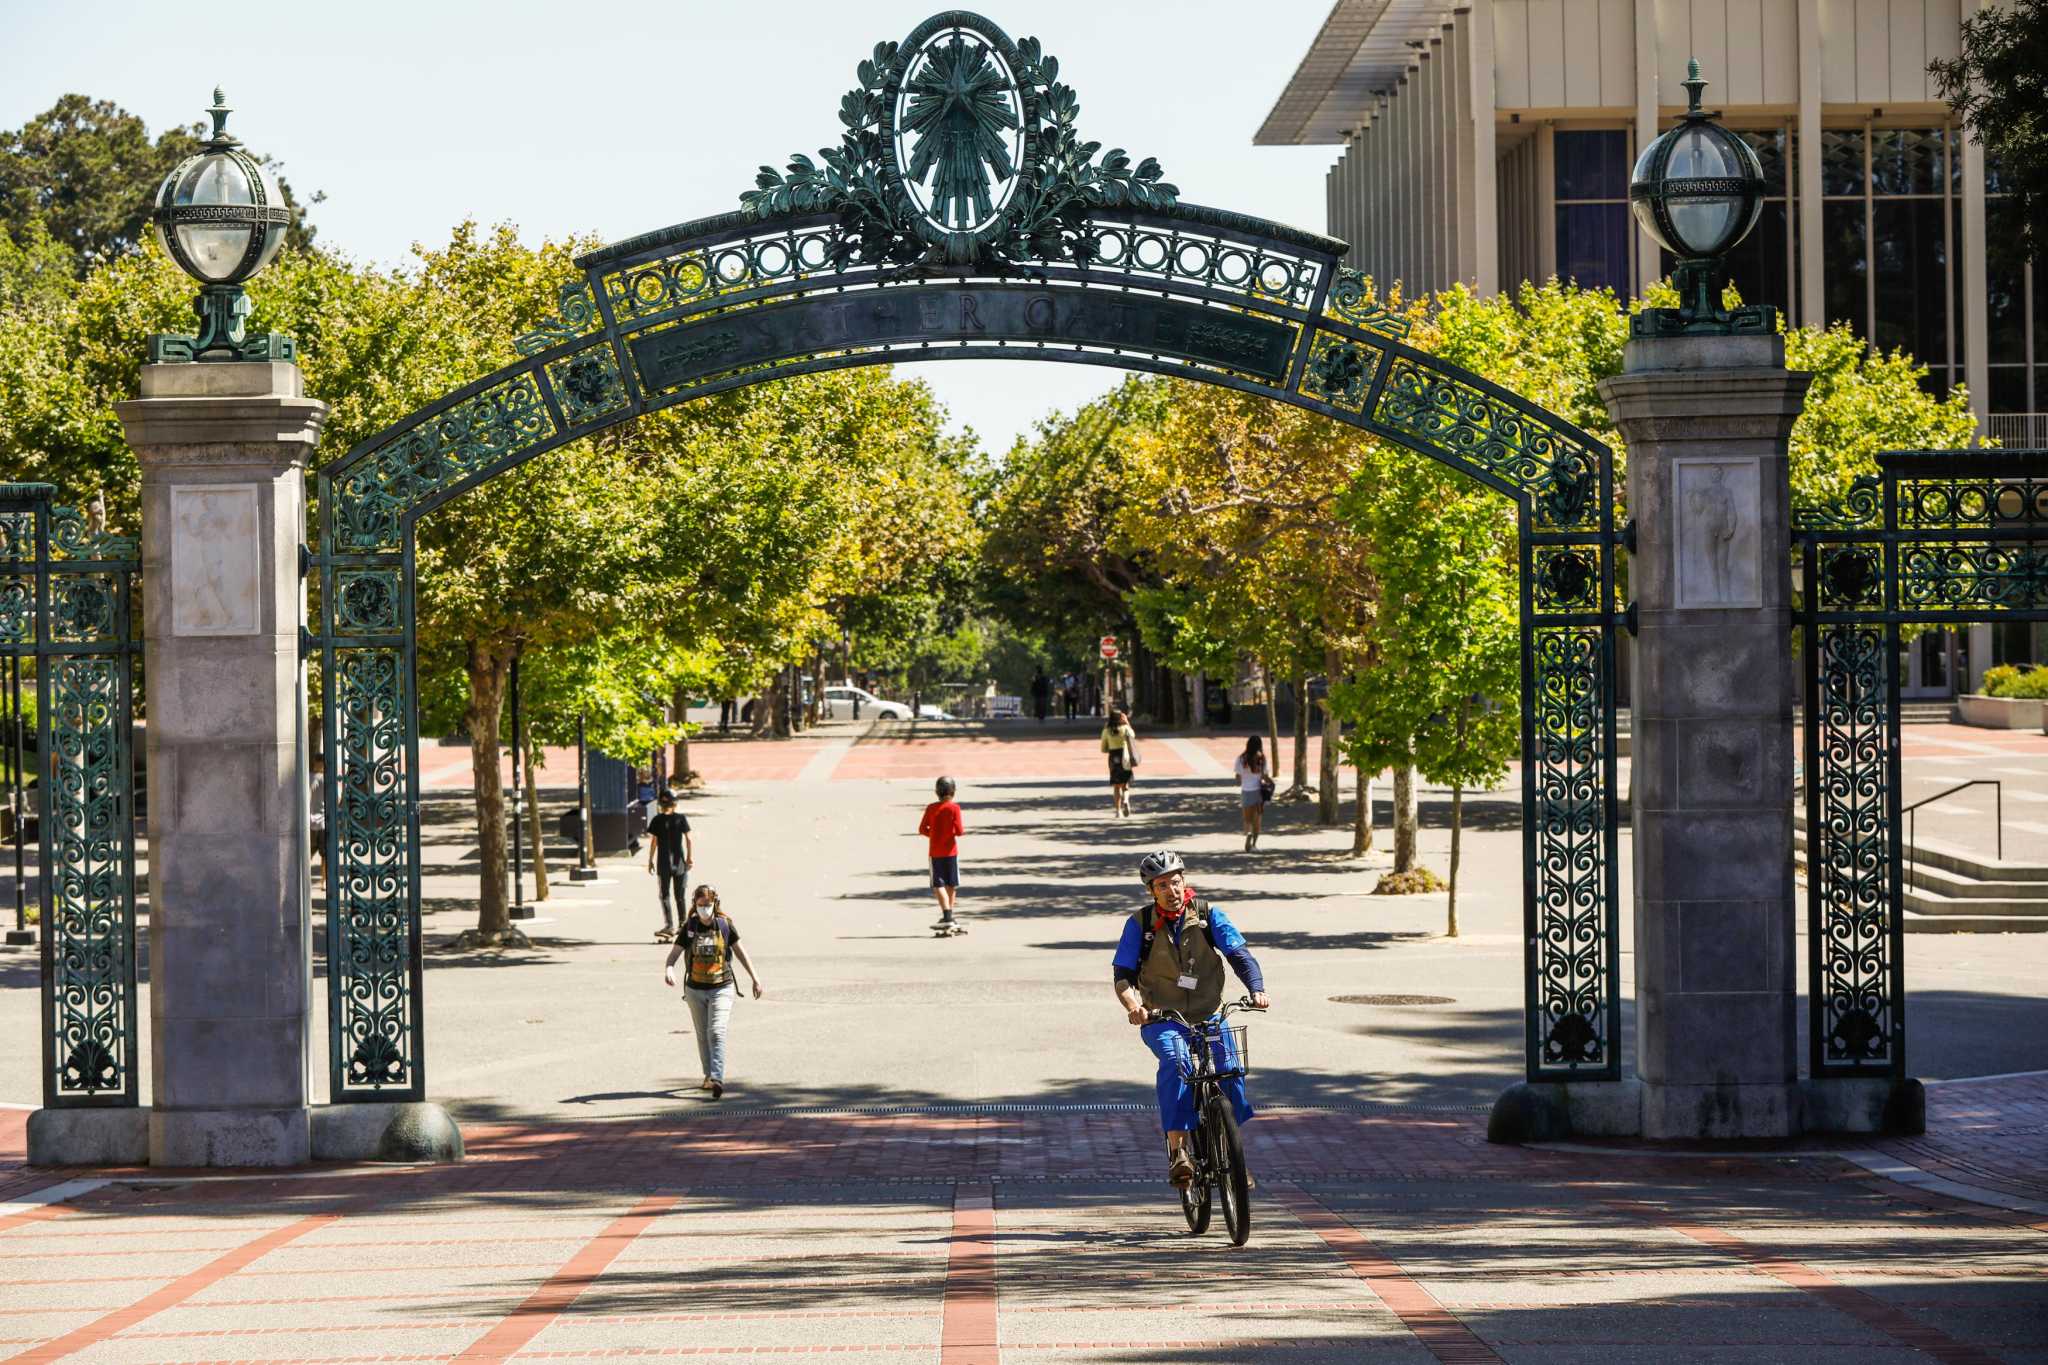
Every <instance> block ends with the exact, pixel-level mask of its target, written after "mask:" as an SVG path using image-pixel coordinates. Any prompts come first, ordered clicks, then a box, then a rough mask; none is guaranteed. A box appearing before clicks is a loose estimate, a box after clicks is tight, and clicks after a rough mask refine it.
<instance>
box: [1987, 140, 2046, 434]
mask: <svg viewBox="0 0 2048 1365" xmlns="http://www.w3.org/2000/svg"><path fill="white" fill-rule="evenodd" d="M2006 194H2007V190H2006V186H2005V180H2004V177H2003V176H2002V175H2001V174H2000V172H1999V168H1998V165H1997V163H1996V162H1995V161H1994V160H1993V159H1992V158H1991V157H1989V156H1987V157H1985V158H1984V221H1985V231H1986V232H1996V231H1998V227H1999V219H2000V218H2001V217H2002V216H2003V210H2004V206H2005V203H2006ZM1984 283H1985V286H1986V288H1985V293H1986V296H1987V297H1986V298H1985V300H1984V321H1985V324H1986V325H1985V332H1986V341H1987V343H1988V344H1987V346H1986V348H1985V359H1986V361H1987V362H1988V363H1989V366H1990V368H1989V370H1988V372H1987V378H1988V379H1989V380H1990V392H1989V393H1988V394H1986V395H1985V397H1986V399H1987V400H1988V403H1987V407H1986V411H1989V412H2039V411H2041V409H2042V406H2043V405H2044V404H2048V365H2043V366H2042V368H2041V369H2040V370H2038V371H2037V370H2036V369H2035V368H2034V367H2035V365H2036V364H2037V363H2039V362H2042V361H2048V354H2044V351H2048V346H2044V344H2043V343H2044V342H2048V317H2044V316H2043V315H2044V314H2048V307H2044V306H2043V304H2044V303H2048V300H2043V299H2042V298H2041V296H2040V289H2041V275H2040V272H2039V271H2038V270H2036V269H2035V268H2034V263H2033V262H2031V261H2029V262H2027V263H2025V264H2023V265H2020V264H2014V263H2012V262H2009V261H2003V260H2001V259H2000V258H1999V256H1998V254H1997V253H1996V252H1989V253H1986V257H1985V261H1984ZM2030 323H2031V325H2030ZM2030 380H2031V381H2032V382H2031V383H2030V382H2029V381H2030ZM2033 439H2034V437H2033V432H2032V431H2030V430H2029V431H2026V432H2025V433H2024V434H2023V435H2022V436H2021V438H2020V444H2032V441H2033Z"/></svg>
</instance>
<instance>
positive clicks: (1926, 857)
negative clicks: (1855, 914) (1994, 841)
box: [1792, 811, 2048, 895]
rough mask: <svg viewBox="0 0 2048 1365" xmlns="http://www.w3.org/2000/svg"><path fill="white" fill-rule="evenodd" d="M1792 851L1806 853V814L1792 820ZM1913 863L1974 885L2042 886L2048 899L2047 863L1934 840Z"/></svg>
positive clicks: (1917, 848) (1922, 847)
mask: <svg viewBox="0 0 2048 1365" xmlns="http://www.w3.org/2000/svg"><path fill="white" fill-rule="evenodd" d="M1792 847H1793V850H1794V851H1795V852H1796V853H1798V854H1800V855H1804V854H1805V852H1806V813H1805V812H1804V811H1797V812H1794V814H1793V816H1792ZM1911 862H1912V866H1913V867H1914V868H1915V869H1922V868H1925V869H1932V870H1934V871H1936V872H1946V873H1950V874H1953V875H1954V876H1957V877H1966V878H1969V879H1970V880H1972V881H1980V882H2029V883H2040V884H2041V894H2042V895H2048V863H2022V862H2014V861H2011V860H2009V859H2008V860H2002V859H1998V858H1992V857H1987V856H1986V855H1984V854H1982V853H1979V852H1977V851H1976V850H1975V849H1966V848H1957V847H1956V846H1955V845H1953V844H1945V843H1942V842H1940V841H1939V840H1935V839H1922V840H1921V841H1920V842H1919V843H1918V844H1917V845H1916V846H1915V847H1914V848H1913V852H1912V859H1911ZM1936 889H1937V890H1939V889H1940V888H1939V887H1936Z"/></svg>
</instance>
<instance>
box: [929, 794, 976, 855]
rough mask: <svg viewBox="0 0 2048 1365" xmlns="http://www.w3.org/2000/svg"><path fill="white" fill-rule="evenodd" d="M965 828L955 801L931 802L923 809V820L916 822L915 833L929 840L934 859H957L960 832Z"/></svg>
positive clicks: (958, 806) (957, 803)
mask: <svg viewBox="0 0 2048 1365" xmlns="http://www.w3.org/2000/svg"><path fill="white" fill-rule="evenodd" d="M966 828H967V826H966V825H965V824H964V823H963V822H962V821H961V819H960V804H959V802H957V801H934V802H932V803H931V804H930V805H929V806H926V807H925V808H924V819H922V820H920V821H918V822H917V832H918V833H919V834H922V835H924V836H925V837H926V838H928V839H930V840H931V856H932V857H934V858H957V857H959V856H960V832H961V831H962V830H964V829H966Z"/></svg>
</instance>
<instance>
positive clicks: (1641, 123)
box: [1552, 0, 1664, 294]
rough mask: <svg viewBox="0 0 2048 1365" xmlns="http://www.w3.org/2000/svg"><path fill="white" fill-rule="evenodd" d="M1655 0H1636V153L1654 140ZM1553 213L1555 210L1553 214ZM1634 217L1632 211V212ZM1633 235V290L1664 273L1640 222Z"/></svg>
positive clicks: (1660, 257) (1655, 98)
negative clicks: (1634, 265)
mask: <svg viewBox="0 0 2048 1365" xmlns="http://www.w3.org/2000/svg"><path fill="white" fill-rule="evenodd" d="M1658 60H1659V59H1658V54H1657V0H1636V145H1635V154H1636V155H1637V156H1641V155H1642V154H1643V148H1645V147H1647V146H1649V145H1650V144H1651V143H1652V142H1654V141H1656V140H1657V88H1658V87H1657V62H1658ZM1552 216H1553V217H1554V216H1555V214H1553V215H1552ZM1631 217H1633V215H1631ZM1630 230H1631V231H1633V232H1634V233H1635V235H1636V293H1637V294H1641V293H1642V292H1643V291H1644V290H1646V289H1648V288H1649V287H1650V286H1651V285H1653V284H1655V283H1656V282H1657V281H1658V280H1659V279H1662V278H1663V275H1664V262H1663V258H1662V256H1661V255H1660V254H1659V249H1658V246H1657V243H1656V242H1655V241H1654V240H1652V238H1651V237H1650V234H1649V233H1647V232H1645V231H1643V230H1642V228H1641V227H1640V226H1635V227H1632V228H1631V229H1630Z"/></svg>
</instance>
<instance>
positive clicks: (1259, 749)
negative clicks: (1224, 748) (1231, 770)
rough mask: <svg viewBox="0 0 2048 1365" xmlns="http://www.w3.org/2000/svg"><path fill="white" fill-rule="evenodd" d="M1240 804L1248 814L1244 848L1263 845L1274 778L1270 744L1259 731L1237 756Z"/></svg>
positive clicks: (1246, 742) (1245, 849) (1245, 813)
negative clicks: (1270, 772) (1269, 769)
mask: <svg viewBox="0 0 2048 1365" xmlns="http://www.w3.org/2000/svg"><path fill="white" fill-rule="evenodd" d="M1236 773H1237V795H1238V805H1239V807H1240V809H1241V810H1242V812H1243V817H1244V851H1245V852H1247V853H1249V852H1251V851H1252V850H1253V849H1255V848H1257V847H1258V846H1259V833H1260V828H1261V826H1262V825H1263V824H1264V822H1265V818H1266V803H1267V802H1268V801H1271V800H1272V799H1273V779H1272V778H1271V777H1270V776H1268V775H1267V772H1266V746H1265V742H1264V741H1263V740H1261V739H1260V738H1259V737H1258V736H1257V735H1253V736H1252V737H1251V738H1250V739H1247V740H1246V741H1245V742H1244V752H1243V753H1241V754H1239V755H1238V756H1237V766H1236Z"/></svg>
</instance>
